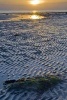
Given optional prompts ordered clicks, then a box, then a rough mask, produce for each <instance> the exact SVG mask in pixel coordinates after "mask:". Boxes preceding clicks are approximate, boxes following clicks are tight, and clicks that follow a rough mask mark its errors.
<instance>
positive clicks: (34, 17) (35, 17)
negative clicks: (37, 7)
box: [30, 14, 43, 20]
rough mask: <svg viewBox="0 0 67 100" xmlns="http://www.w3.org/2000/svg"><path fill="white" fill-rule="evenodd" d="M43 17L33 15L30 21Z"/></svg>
mask: <svg viewBox="0 0 67 100" xmlns="http://www.w3.org/2000/svg"><path fill="white" fill-rule="evenodd" d="M42 18H43V17H42V16H39V15H36V14H35V15H31V17H30V19H34V20H35V19H42Z"/></svg>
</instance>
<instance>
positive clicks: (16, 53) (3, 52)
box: [0, 13, 67, 100]
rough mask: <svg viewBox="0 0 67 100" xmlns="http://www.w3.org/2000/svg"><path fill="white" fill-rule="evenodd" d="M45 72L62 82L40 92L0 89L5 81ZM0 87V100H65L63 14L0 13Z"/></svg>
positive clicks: (66, 26)
mask: <svg viewBox="0 0 67 100" xmlns="http://www.w3.org/2000/svg"><path fill="white" fill-rule="evenodd" d="M27 16H28V17H27ZM45 74H48V75H58V76H59V77H61V78H63V80H64V82H63V83H60V84H58V85H56V86H55V87H54V88H53V89H49V90H48V91H45V92H44V93H42V94H41V95H38V94H37V93H35V92H33V91H32V92H27V91H19V92H16V93H14V92H13V91H11V92H7V91H6V90H3V82H4V81H6V80H11V79H19V78H23V77H24V78H27V77H36V76H44V75H45ZM0 89H1V93H0V100H67V14H65V13H62V14H59V13H58V14H56V13H54V14H49V16H46V15H44V14H43V15H41V16H40V15H34V17H32V15H29V14H28V15H23V14H0ZM2 90H3V92H2Z"/></svg>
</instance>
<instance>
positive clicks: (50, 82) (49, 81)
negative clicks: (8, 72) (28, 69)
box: [4, 75, 61, 92]
mask: <svg viewBox="0 0 67 100" xmlns="http://www.w3.org/2000/svg"><path fill="white" fill-rule="evenodd" d="M60 81H61V79H60V78H59V77H57V76H53V75H52V76H45V77H33V78H27V79H25V78H22V79H19V80H8V81H5V82H4V87H5V88H7V89H8V90H9V91H11V90H16V91H17V90H18V91H19V90H23V91H24V90H27V91H36V92H43V91H45V90H48V89H49V88H51V87H53V86H55V85H56V84H58V83H59V82H60Z"/></svg>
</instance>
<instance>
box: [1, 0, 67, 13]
mask: <svg viewBox="0 0 67 100" xmlns="http://www.w3.org/2000/svg"><path fill="white" fill-rule="evenodd" d="M32 1H33V2H34V1H35V2H36V0H0V11H1V10H6V11H9V10H18V11H19V10H20V11H24V10H67V0H37V1H38V2H39V3H38V4H36V5H34V4H31V2H32Z"/></svg>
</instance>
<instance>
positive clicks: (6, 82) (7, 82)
mask: <svg viewBox="0 0 67 100" xmlns="http://www.w3.org/2000/svg"><path fill="white" fill-rule="evenodd" d="M15 82H16V80H7V81H5V82H4V85H7V84H10V83H15Z"/></svg>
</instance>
